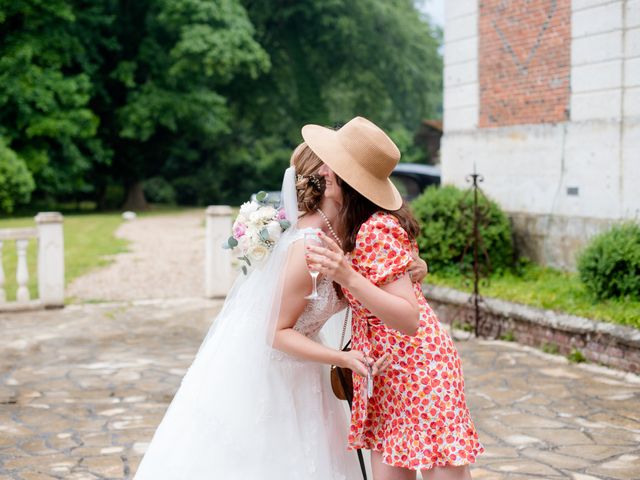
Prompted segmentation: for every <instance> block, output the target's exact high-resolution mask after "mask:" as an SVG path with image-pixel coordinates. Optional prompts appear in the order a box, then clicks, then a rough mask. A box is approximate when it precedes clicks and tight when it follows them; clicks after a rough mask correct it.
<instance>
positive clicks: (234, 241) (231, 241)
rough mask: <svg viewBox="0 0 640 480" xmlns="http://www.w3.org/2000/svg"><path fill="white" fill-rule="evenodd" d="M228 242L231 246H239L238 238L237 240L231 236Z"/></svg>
mask: <svg viewBox="0 0 640 480" xmlns="http://www.w3.org/2000/svg"><path fill="white" fill-rule="evenodd" d="M227 243H228V244H229V248H235V247H237V246H238V240H236V239H235V238H233V237H229V239H228V240H227Z"/></svg>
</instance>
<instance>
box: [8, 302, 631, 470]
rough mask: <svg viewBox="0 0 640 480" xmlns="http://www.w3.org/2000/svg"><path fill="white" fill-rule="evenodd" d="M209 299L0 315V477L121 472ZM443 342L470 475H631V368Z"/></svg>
mask: <svg viewBox="0 0 640 480" xmlns="http://www.w3.org/2000/svg"><path fill="white" fill-rule="evenodd" d="M219 307H220V302H214V301H206V300H202V299H197V298H193V299H171V300H169V299H167V300H161V301H157V300H156V301H136V302H126V303H109V304H86V305H72V306H69V307H67V308H65V309H63V310H57V311H41V312H28V313H27V312H25V313H20V314H11V315H9V314H5V315H0V348H1V349H2V352H3V355H2V357H1V358H0V480H8V479H12V480H45V479H74V480H80V479H123V478H132V476H133V473H134V472H135V470H136V466H137V464H138V462H139V459H140V457H141V455H142V454H143V452H144V451H145V448H146V446H147V442H148V441H149V440H150V438H151V436H152V434H153V432H154V429H155V427H156V426H157V424H158V423H159V421H160V419H161V418H162V415H163V413H164V411H165V409H166V407H167V405H168V403H169V402H170V400H171V398H172V396H173V394H174V393H175V390H176V389H177V387H178V385H179V383H180V380H181V377H182V375H183V374H184V373H185V371H186V368H187V367H188V366H189V364H190V362H191V360H192V358H193V355H194V354H195V352H196V350H197V348H198V346H199V344H200V341H201V339H202V338H203V336H204V334H205V332H206V330H207V328H208V326H209V324H210V321H211V319H212V318H213V317H214V315H215V313H216V311H217V310H218V309H219ZM457 345H458V348H459V350H460V353H461V355H462V358H463V362H464V368H465V377H466V382H467V397H468V402H469V405H470V408H471V411H472V414H473V417H474V419H475V421H476V424H477V427H478V429H479V431H480V436H481V440H482V441H483V443H484V444H485V447H486V449H487V452H486V453H485V455H483V456H482V457H481V458H480V459H479V462H478V464H477V465H476V466H475V467H474V469H473V475H474V478H476V479H485V478H486V479H529V478H530V479H573V480H593V479H634V478H640V408H639V407H640V379H639V378H638V377H636V376H633V375H630V374H627V375H625V374H622V373H619V372H615V371H612V370H605V369H602V368H598V367H593V366H582V365H580V366H576V365H572V364H568V363H567V362H566V361H565V360H564V359H563V358H561V357H556V356H551V355H546V354H543V353H540V352H538V351H535V350H532V349H529V348H526V347H522V346H519V345H517V344H513V343H507V342H495V341H478V340H465V339H463V338H459V339H458V341H457ZM248 453H250V452H248ZM185 480H188V479H185Z"/></svg>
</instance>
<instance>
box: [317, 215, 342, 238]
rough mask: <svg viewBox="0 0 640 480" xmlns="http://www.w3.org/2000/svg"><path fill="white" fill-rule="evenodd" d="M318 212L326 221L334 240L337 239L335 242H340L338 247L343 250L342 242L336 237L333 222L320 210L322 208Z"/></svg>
mask: <svg viewBox="0 0 640 480" xmlns="http://www.w3.org/2000/svg"><path fill="white" fill-rule="evenodd" d="M316 211H317V212H318V213H319V214H320V216H321V217H322V219H323V220H324V223H326V224H327V227H329V232H330V233H331V236H332V237H333V238H335V240H336V242H338V245H339V246H340V248H342V242H341V241H340V239H339V238H338V235H336V232H335V231H334V230H333V227H332V226H331V222H330V221H329V219H328V218H327V216H326V215H325V214H324V212H323V211H322V210H320V208H318V209H316Z"/></svg>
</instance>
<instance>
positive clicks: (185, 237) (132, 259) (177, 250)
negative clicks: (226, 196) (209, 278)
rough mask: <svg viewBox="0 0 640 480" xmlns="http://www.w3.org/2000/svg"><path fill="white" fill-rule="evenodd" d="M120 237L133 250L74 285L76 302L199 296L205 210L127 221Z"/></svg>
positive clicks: (70, 291) (69, 290)
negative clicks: (126, 241) (127, 241)
mask: <svg viewBox="0 0 640 480" xmlns="http://www.w3.org/2000/svg"><path fill="white" fill-rule="evenodd" d="M116 236H117V237H119V238H124V239H126V240H129V241H130V242H131V243H130V245H129V251H128V252H126V253H120V254H118V255H115V257H114V258H115V262H114V263H112V264H111V265H109V266H107V267H104V268H101V269H98V270H94V271H92V272H90V273H88V274H87V275H83V276H82V277H79V278H77V279H75V280H74V281H73V282H71V284H70V285H68V287H67V292H66V294H67V297H71V298H73V299H74V300H76V301H81V302H86V301H104V300H108V301H111V300H139V299H148V298H176V297H182V298H183V297H201V296H202V295H203V293H204V236H205V230H204V210H192V211H188V212H185V213H179V214H172V215H154V216H149V217H142V218H137V219H136V220H132V221H129V222H125V223H123V224H122V225H121V226H120V227H119V228H118V230H117V231H116Z"/></svg>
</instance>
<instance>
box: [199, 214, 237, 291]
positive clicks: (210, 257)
mask: <svg viewBox="0 0 640 480" xmlns="http://www.w3.org/2000/svg"><path fill="white" fill-rule="evenodd" d="M232 214H233V210H232V209H231V207H228V206H226V205H212V206H209V207H207V210H206V216H207V222H206V230H207V231H206V236H205V242H206V250H205V295H206V296H207V298H221V297H225V296H226V295H227V293H228V292H229V288H231V284H232V283H233V279H234V274H233V269H232V267H231V252H230V251H229V250H226V249H223V248H222V244H223V243H225V241H226V240H227V239H228V238H229V237H230V236H231V228H232V220H231V215H232Z"/></svg>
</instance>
